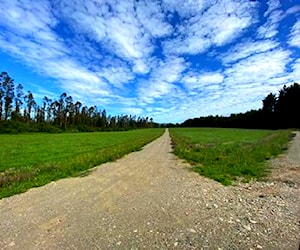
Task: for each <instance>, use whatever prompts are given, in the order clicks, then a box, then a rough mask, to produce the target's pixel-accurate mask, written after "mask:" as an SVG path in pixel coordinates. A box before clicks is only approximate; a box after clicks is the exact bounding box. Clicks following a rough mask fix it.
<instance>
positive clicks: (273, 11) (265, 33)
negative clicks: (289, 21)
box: [257, 0, 283, 38]
mask: <svg viewBox="0 0 300 250" xmlns="http://www.w3.org/2000/svg"><path fill="white" fill-rule="evenodd" d="M267 4H268V9H267V10H266V12H265V13H264V17H265V18H266V19H267V21H266V22H265V23H264V24H263V25H262V26H260V27H259V28H258V30H257V34H258V37H259V38H272V37H274V36H275V35H276V34H277V33H278V26H279V23H280V21H281V20H282V18H283V11H282V10H281V9H280V7H281V4H280V0H268V1H267Z"/></svg>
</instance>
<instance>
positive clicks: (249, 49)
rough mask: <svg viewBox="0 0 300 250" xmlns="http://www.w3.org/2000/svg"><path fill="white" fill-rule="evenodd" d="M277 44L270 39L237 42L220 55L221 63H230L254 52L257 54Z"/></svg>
mask: <svg viewBox="0 0 300 250" xmlns="http://www.w3.org/2000/svg"><path fill="white" fill-rule="evenodd" d="M278 46H279V43H278V42H275V41H272V40H260V41H248V42H244V43H240V44H237V45H236V46H234V47H233V48H231V49H230V50H229V51H228V52H227V53H226V54H225V56H220V58H221V60H222V62H223V63H225V64H227V63H232V62H236V61H238V60H241V59H244V58H247V57H249V56H252V55H254V54H259V53H262V52H266V51H269V50H272V49H275V48H276V47H278Z"/></svg>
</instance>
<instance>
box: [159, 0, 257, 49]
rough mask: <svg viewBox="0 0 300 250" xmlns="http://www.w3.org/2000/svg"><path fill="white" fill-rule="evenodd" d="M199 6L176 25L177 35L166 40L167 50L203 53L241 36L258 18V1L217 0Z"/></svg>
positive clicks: (165, 46) (165, 47)
mask: <svg viewBox="0 0 300 250" xmlns="http://www.w3.org/2000/svg"><path fill="white" fill-rule="evenodd" d="M200 6H201V7H202V11H201V10H199V12H198V13H196V14H195V15H192V16H191V17H190V18H187V19H186V20H185V21H184V22H182V23H180V24H178V25H176V27H175V28H176V30H175V34H176V38H175V39H171V40H167V41H166V42H165V43H164V49H165V52H166V53H175V54H198V53H203V52H205V51H206V50H207V49H208V48H209V47H211V46H222V45H225V44H227V43H229V42H231V41H232V40H233V39H235V38H238V37H239V36H240V35H241V34H242V32H243V31H244V30H245V29H246V28H247V27H249V26H250V25H251V24H253V22H255V14H254V13H255V11H256V9H255V6H256V3H254V2H251V1H244V2H239V3H237V2H235V1H226V2H225V1H216V2H211V3H210V5H208V4H207V2H206V5H205V6H203V5H200ZM192 7H193V5H192ZM191 11H192V12H193V9H192V10H191ZM179 13H183V15H184V14H185V12H184V11H181V12H179Z"/></svg>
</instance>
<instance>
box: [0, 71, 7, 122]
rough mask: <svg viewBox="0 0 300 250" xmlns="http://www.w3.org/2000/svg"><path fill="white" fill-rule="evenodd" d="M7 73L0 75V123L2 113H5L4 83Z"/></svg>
mask: <svg viewBox="0 0 300 250" xmlns="http://www.w3.org/2000/svg"><path fill="white" fill-rule="evenodd" d="M5 74H6V72H1V74H0V121H1V120H2V113H3V101H4V88H3V82H4V77H5Z"/></svg>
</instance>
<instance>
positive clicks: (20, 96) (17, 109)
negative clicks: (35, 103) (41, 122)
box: [15, 84, 24, 119]
mask: <svg viewBox="0 0 300 250" xmlns="http://www.w3.org/2000/svg"><path fill="white" fill-rule="evenodd" d="M16 94H17V96H16V97H15V115H16V118H17V119H19V118H20V117H21V107H22V105H23V101H22V99H23V98H24V92H23V86H22V84H18V85H17V87H16Z"/></svg>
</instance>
